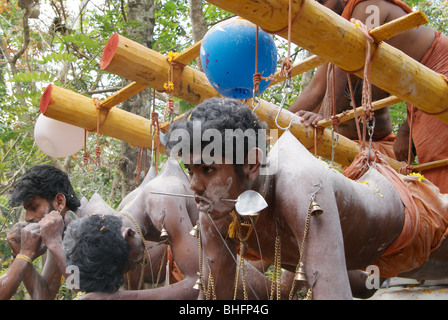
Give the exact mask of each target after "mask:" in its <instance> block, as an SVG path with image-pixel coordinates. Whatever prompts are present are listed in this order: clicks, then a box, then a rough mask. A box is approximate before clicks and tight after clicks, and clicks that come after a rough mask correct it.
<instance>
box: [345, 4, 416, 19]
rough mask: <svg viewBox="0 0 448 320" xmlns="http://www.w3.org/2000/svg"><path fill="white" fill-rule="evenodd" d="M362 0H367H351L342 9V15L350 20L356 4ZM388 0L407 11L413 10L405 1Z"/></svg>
mask: <svg viewBox="0 0 448 320" xmlns="http://www.w3.org/2000/svg"><path fill="white" fill-rule="evenodd" d="M362 1H366V0H349V1H348V3H347V5H346V6H345V8H344V11H342V14H341V16H342V17H343V18H345V19H347V20H349V21H350V19H351V18H352V14H353V10H354V9H355V7H356V5H357V4H358V3H360V2H362ZM387 1H389V2H392V3H395V4H396V5H397V6H400V7H401V8H402V9H403V10H404V11H405V12H406V13H410V12H412V9H411V8H410V7H409V6H408V5H407V4H406V3H404V2H403V1H400V0H387Z"/></svg>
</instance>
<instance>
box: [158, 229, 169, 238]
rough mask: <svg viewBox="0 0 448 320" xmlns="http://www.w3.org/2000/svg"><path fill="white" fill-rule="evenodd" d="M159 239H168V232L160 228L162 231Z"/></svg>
mask: <svg viewBox="0 0 448 320" xmlns="http://www.w3.org/2000/svg"><path fill="white" fill-rule="evenodd" d="M160 239H162V240H166V239H168V232H167V231H166V229H165V227H162V231H161V232H160Z"/></svg>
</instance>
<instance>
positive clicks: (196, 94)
mask: <svg viewBox="0 0 448 320" xmlns="http://www.w3.org/2000/svg"><path fill="white" fill-rule="evenodd" d="M111 39H113V42H112V46H113V47H112V48H110V47H109V45H110V43H111V40H109V42H108V44H107V45H106V48H105V49H104V52H105V53H107V54H106V55H104V54H103V58H104V60H103V59H102V60H101V66H102V68H103V69H104V70H106V71H109V72H112V73H115V74H116V75H118V76H120V77H123V78H128V79H131V80H134V81H139V80H140V81H146V83H148V84H150V85H155V86H157V85H161V84H162V83H163V82H164V81H165V79H164V77H165V74H166V73H164V72H161V71H160V70H163V68H161V67H160V65H162V66H163V65H164V66H166V67H168V63H167V62H166V57H165V56H163V55H161V54H160V53H157V52H155V51H153V50H151V49H149V48H146V47H144V46H142V45H140V44H138V43H135V42H133V41H132V40H129V39H126V38H124V37H122V36H119V35H113V36H112V38H111ZM130 61H133V63H131V62H130ZM190 69H191V68H190V67H188V66H186V67H185V68H184V71H183V72H182V73H180V76H179V81H178V84H177V85H175V86H174V92H175V93H174V95H175V96H177V97H179V98H181V99H183V100H186V101H188V102H190V103H193V104H198V103H200V102H202V101H204V100H205V99H208V98H211V97H216V96H220V95H219V94H218V93H217V92H216V90H215V89H214V88H213V87H212V86H211V84H210V83H209V82H208V80H207V78H206V77H205V75H204V73H202V72H200V71H198V70H190ZM148 79H150V81H149V80H148ZM247 103H248V104H249V105H251V103H252V102H251V100H249V101H248V102H247ZM277 112H278V107H277V106H275V105H273V104H271V103H269V102H267V101H264V100H262V99H260V105H259V107H258V108H257V109H256V113H257V115H258V117H259V118H260V120H261V121H265V122H266V123H267V125H268V126H269V127H270V128H271V129H276V128H277V126H276V123H275V118H276V116H277ZM292 119H295V120H296V122H295V123H294V124H293V126H292V127H291V132H292V133H293V134H294V135H295V136H296V137H297V138H298V139H299V140H300V141H301V142H302V144H304V145H305V146H306V147H308V148H312V147H313V146H314V132H309V130H307V129H306V128H305V126H303V125H302V124H300V123H299V122H298V121H297V119H298V118H297V116H295V115H293V114H292V113H291V112H289V111H288V110H282V112H281V114H280V115H279V117H278V123H279V125H280V126H281V127H286V126H287V125H288V124H289V123H290V121H291V120H292ZM165 128H167V125H165V126H164V129H165ZM318 136H319V141H320V142H319V146H318V150H317V154H318V155H320V156H322V157H324V158H326V159H331V143H332V138H331V131H330V130H328V129H324V130H322V131H319V133H318ZM358 153H359V146H358V144H357V143H356V142H354V141H351V140H349V139H347V138H345V137H344V136H340V135H339V137H338V144H337V146H336V148H335V157H334V160H335V161H336V162H337V163H340V164H342V165H345V166H348V165H350V163H351V162H352V161H353V160H354V159H355V157H356V156H357V155H358ZM390 163H391V165H392V166H393V167H394V168H395V169H397V170H398V169H399V167H400V166H401V164H399V163H398V162H394V161H392V159H391V162H390Z"/></svg>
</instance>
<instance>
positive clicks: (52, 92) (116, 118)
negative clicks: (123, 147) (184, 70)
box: [39, 84, 164, 152]
mask: <svg viewBox="0 0 448 320" xmlns="http://www.w3.org/2000/svg"><path fill="white" fill-rule="evenodd" d="M39 108H40V110H41V112H42V113H43V114H44V115H45V116H47V117H49V118H52V119H56V120H59V121H62V122H65V123H69V124H71V125H74V126H78V127H81V128H84V129H85V130H88V131H93V132H96V129H97V128H96V125H97V113H98V109H97V107H96V105H95V102H94V101H93V99H91V98H88V97H85V96H83V95H81V94H79V93H75V92H73V91H71V90H67V89H64V88H61V87H58V86H55V85H51V84H50V85H49V86H48V87H47V88H46V89H45V90H44V93H43V94H42V97H41V100H40V105H39ZM106 116H107V118H106V120H105V121H104V123H103V124H102V125H101V126H100V129H99V133H100V134H103V135H106V136H110V137H113V138H116V139H119V140H122V141H125V142H128V143H129V144H130V145H132V146H141V147H145V148H149V149H151V146H152V135H151V134H150V126H151V120H148V119H146V118H144V117H141V116H138V115H135V114H133V113H131V112H127V111H125V110H122V109H119V108H111V109H108V108H104V109H100V122H103V120H104V118H105V117H106ZM161 147H162V149H161V152H164V148H163V146H161Z"/></svg>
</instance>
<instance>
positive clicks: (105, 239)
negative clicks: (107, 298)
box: [63, 215, 130, 293]
mask: <svg viewBox="0 0 448 320" xmlns="http://www.w3.org/2000/svg"><path fill="white" fill-rule="evenodd" d="M121 225H122V222H121V219H120V218H119V217H117V216H113V215H88V216H85V217H83V218H81V219H79V220H76V221H74V222H72V223H70V225H69V226H68V228H67V231H66V232H65V236H64V240H63V244H64V251H65V257H66V260H67V266H76V267H78V268H79V281H80V283H79V287H80V290H81V291H84V292H108V293H110V292H115V291H117V290H118V289H119V288H120V286H121V285H122V284H123V272H124V271H125V267H126V264H127V261H128V256H129V251H130V245H129V244H128V243H127V242H126V240H125V239H124V237H123V235H122V233H121Z"/></svg>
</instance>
